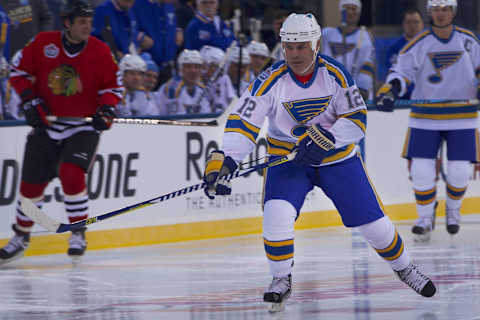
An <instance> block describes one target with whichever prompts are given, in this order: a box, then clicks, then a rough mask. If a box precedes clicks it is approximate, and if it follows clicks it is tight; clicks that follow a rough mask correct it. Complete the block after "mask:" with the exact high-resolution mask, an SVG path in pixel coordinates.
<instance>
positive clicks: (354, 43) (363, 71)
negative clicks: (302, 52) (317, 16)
mask: <svg viewBox="0 0 480 320" xmlns="http://www.w3.org/2000/svg"><path fill="white" fill-rule="evenodd" d="M339 8H340V11H341V13H342V25H341V26H340V27H338V28H331V27H329V28H325V29H324V30H323V35H322V53H323V54H325V55H327V56H331V57H333V58H335V59H336V60H338V61H339V62H341V63H342V64H343V65H344V66H345V68H346V69H347V70H348V72H349V73H350V74H351V75H352V77H353V79H354V80H355V82H356V83H357V86H358V88H359V89H360V92H361V93H362V97H363V99H364V100H367V99H371V98H373V95H374V92H373V89H374V79H375V77H374V75H375V60H374V59H375V47H374V44H373V37H372V36H371V34H370V33H369V32H368V31H367V30H366V28H365V27H364V26H361V27H359V26H358V21H359V19H360V13H361V11H362V2H361V1H360V0H341V1H340V4H339Z"/></svg>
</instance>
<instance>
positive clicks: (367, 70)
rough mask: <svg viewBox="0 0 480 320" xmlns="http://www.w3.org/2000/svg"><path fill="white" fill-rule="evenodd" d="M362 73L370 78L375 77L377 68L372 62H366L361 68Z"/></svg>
mask: <svg viewBox="0 0 480 320" xmlns="http://www.w3.org/2000/svg"><path fill="white" fill-rule="evenodd" d="M359 72H360V73H364V74H366V75H368V76H369V77H372V78H373V77H374V75H375V66H374V65H373V63H371V62H366V63H365V64H364V65H363V66H362V67H361V68H360V71H359Z"/></svg>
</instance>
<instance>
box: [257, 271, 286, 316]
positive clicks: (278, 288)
mask: <svg viewBox="0 0 480 320" xmlns="http://www.w3.org/2000/svg"><path fill="white" fill-rule="evenodd" d="M291 293H292V275H291V274H289V275H288V276H285V277H281V278H276V277H273V280H272V283H271V284H270V286H269V287H268V289H267V291H266V292H265V293H264V294H263V301H265V302H268V303H269V304H270V305H269V309H268V311H270V312H279V311H283V310H284V309H285V302H286V301H287V299H288V298H289V297H290V294H291Z"/></svg>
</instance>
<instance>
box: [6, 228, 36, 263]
mask: <svg viewBox="0 0 480 320" xmlns="http://www.w3.org/2000/svg"><path fill="white" fill-rule="evenodd" d="M12 229H13V231H15V235H14V236H13V238H12V239H10V241H9V242H8V243H7V245H6V246H5V247H3V248H2V249H0V265H1V264H4V263H7V262H10V261H13V260H16V259H19V258H21V257H23V254H24V251H25V249H26V248H27V247H28V244H29V243H30V233H28V232H23V231H20V230H19V229H18V228H17V226H16V225H15V224H13V225H12Z"/></svg>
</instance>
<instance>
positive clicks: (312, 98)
mask: <svg viewBox="0 0 480 320" xmlns="http://www.w3.org/2000/svg"><path fill="white" fill-rule="evenodd" d="M366 116H367V111H366V106H365V102H364V101H363V99H362V97H361V95H360V91H359V89H358V88H357V86H356V85H355V82H354V80H353V79H352V77H351V76H350V74H349V73H348V71H346V70H345V68H344V67H343V66H342V65H341V64H340V63H338V62H337V61H336V60H334V59H332V58H331V57H328V56H323V55H318V56H317V61H316V63H315V70H314V72H313V75H312V78H311V79H310V80H309V81H308V82H307V83H305V84H303V83H301V82H300V81H298V80H297V78H296V77H295V75H294V74H293V72H292V71H291V69H290V68H289V67H288V65H287V64H285V62H284V61H280V62H278V63H276V64H274V65H273V66H272V67H270V68H269V69H267V70H266V71H264V72H263V73H262V74H261V75H260V76H259V77H258V78H257V79H256V80H255V81H253V82H252V83H251V84H250V86H249V88H248V90H247V91H245V92H244V93H243V95H242V96H241V97H240V99H239V100H238V102H237V104H236V106H235V108H234V111H233V112H232V114H231V115H230V116H229V119H228V121H227V125H226V127H225V134H224V140H223V150H224V151H225V154H227V155H229V156H231V157H232V158H233V159H235V160H236V161H241V160H242V159H243V158H244V157H245V156H247V155H248V154H249V153H250V152H251V151H252V150H253V148H254V146H255V141H256V139H257V136H258V133H259V131H260V128H261V127H262V125H263V123H264V120H265V118H268V124H269V125H268V136H267V142H268V146H267V152H268V154H270V155H286V154H288V153H290V152H291V151H292V149H293V148H294V146H295V143H296V142H297V140H298V138H299V137H300V136H301V135H302V134H304V133H305V131H306V129H307V127H308V126H310V125H312V124H320V125H321V126H322V127H323V128H324V129H326V130H329V131H330V132H331V133H332V134H333V136H334V137H335V139H336V143H335V149H334V150H331V151H330V153H329V154H328V155H327V157H326V158H325V159H324V160H323V163H322V165H327V164H332V163H336V162H339V161H343V160H345V159H347V158H349V157H352V156H353V155H354V154H355V143H356V142H358V141H359V140H360V139H361V138H363V136H364V134H365V129H366Z"/></svg>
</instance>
